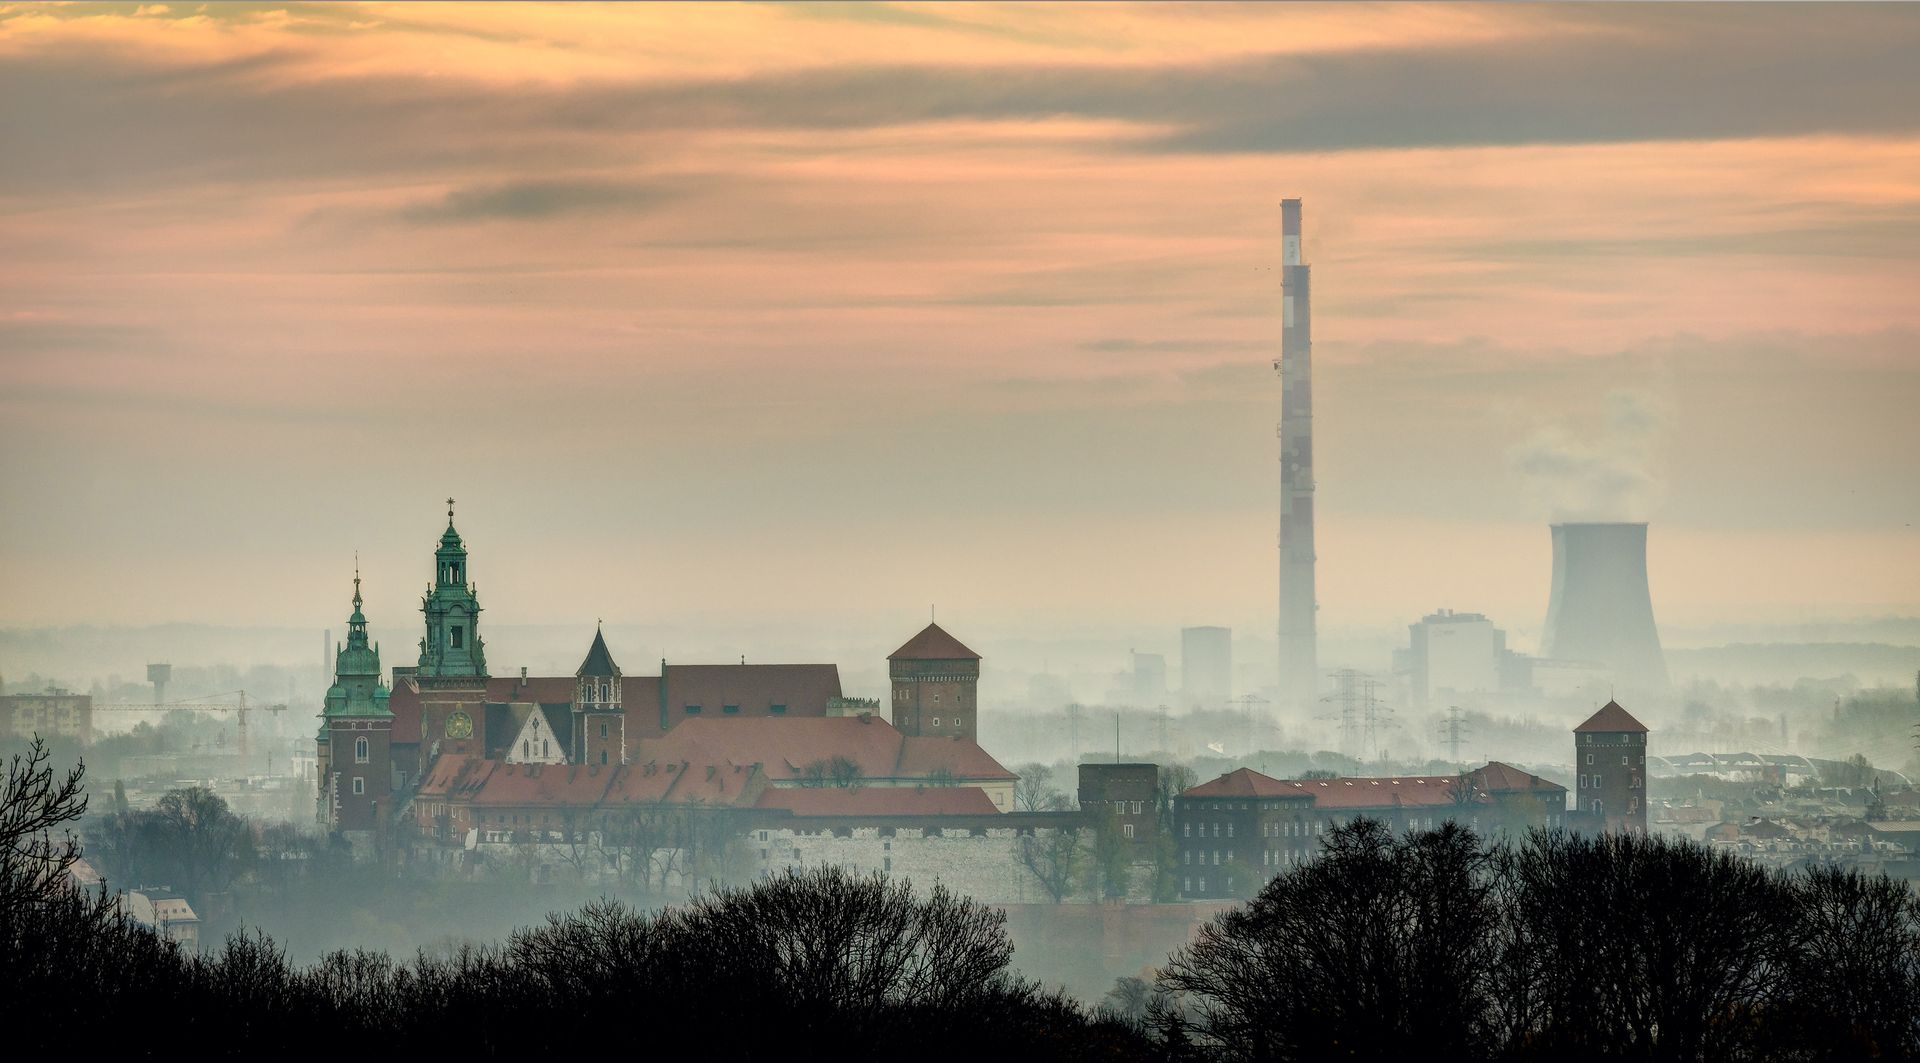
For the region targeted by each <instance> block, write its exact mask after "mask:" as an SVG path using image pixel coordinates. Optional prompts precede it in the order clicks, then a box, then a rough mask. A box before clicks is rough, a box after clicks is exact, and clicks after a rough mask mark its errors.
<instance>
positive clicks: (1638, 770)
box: [1573, 701, 1647, 835]
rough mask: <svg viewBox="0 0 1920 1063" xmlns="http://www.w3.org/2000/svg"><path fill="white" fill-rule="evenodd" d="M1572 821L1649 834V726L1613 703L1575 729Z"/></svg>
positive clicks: (1588, 825) (1598, 828) (1624, 831)
mask: <svg viewBox="0 0 1920 1063" xmlns="http://www.w3.org/2000/svg"><path fill="white" fill-rule="evenodd" d="M1573 763H1574V768H1573V770H1574V773H1575V774H1576V775H1578V776H1579V779H1578V785H1577V786H1576V787H1575V789H1574V793H1575V794H1577V795H1579V801H1580V804H1579V809H1578V812H1577V814H1576V815H1575V816H1574V818H1573V822H1575V823H1584V824H1586V825H1587V827H1588V828H1589V829H1591V830H1595V831H1618V832H1623V833H1627V834H1639V835H1645V834H1646V833H1647V727H1646V725H1645V724H1643V723H1641V722H1640V721H1639V720H1636V719H1634V718H1633V716H1632V714H1630V713H1628V712H1627V710H1625V709H1623V708H1621V707H1620V703H1619V702H1617V701H1609V702H1607V703H1606V704H1605V705H1603V706H1601V708H1600V711H1599V712H1596V713H1594V714H1593V715H1592V716H1589V717H1587V722H1586V723H1583V724H1581V725H1580V726H1578V727H1576V728H1574V729H1573Z"/></svg>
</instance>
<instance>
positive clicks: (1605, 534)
mask: <svg viewBox="0 0 1920 1063" xmlns="http://www.w3.org/2000/svg"><path fill="white" fill-rule="evenodd" d="M1540 655H1541V656H1542V657H1547V658H1551V659H1553V660H1561V661H1595V662H1598V663H1600V664H1604V665H1607V666H1608V667H1610V668H1612V669H1613V673H1614V681H1615V682H1616V684H1617V685H1618V686H1620V687H1622V688H1624V689H1629V690H1642V691H1648V690H1664V689H1666V686H1667V661H1666V658H1665V657H1664V656H1663V655H1662V654H1661V652H1660V632H1659V630H1658V629H1657V628H1656V627H1655V626H1654V623H1653V598H1652V595H1651V594H1650V593H1649V592H1648V590H1647V526H1646V525H1645V524H1555V525H1554V526H1553V594H1552V596H1551V597H1550V598H1549V599H1548V601H1547V627H1546V631H1545V633H1544V634H1543V635H1542V637H1541V640H1540Z"/></svg>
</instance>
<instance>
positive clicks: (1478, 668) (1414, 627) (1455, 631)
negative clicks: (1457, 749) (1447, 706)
mask: <svg viewBox="0 0 1920 1063" xmlns="http://www.w3.org/2000/svg"><path fill="white" fill-rule="evenodd" d="M1407 648H1408V653H1407V672H1408V680H1409V682H1408V686H1409V688H1410V692H1411V693H1412V695H1413V704H1414V705H1415V706H1416V707H1420V708H1425V707H1426V706H1428V705H1431V704H1434V703H1435V701H1436V700H1437V699H1440V698H1447V697H1456V696H1459V695H1465V694H1485V693H1491V692H1493V691H1496V690H1499V689H1501V687H1502V685H1503V684H1502V681H1501V667H1502V665H1503V664H1504V663H1505V659H1506V655H1507V654H1506V650H1507V636H1506V632H1504V631H1501V630H1500V629H1499V628H1497V627H1494V626H1493V621H1491V620H1488V619H1487V618H1486V617H1484V616H1482V615H1481V614H1479V613H1456V612H1454V611H1453V610H1451V609H1442V610H1440V611H1439V612H1436V613H1430V614H1428V615H1427V616H1424V617H1421V618H1420V622H1419V623H1417V624H1409V625H1407Z"/></svg>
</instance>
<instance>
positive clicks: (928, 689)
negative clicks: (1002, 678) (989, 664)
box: [887, 624, 980, 739]
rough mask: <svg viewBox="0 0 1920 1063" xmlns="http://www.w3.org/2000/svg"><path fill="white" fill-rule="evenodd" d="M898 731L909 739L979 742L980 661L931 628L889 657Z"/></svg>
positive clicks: (944, 632) (935, 626) (940, 632)
mask: <svg viewBox="0 0 1920 1063" xmlns="http://www.w3.org/2000/svg"><path fill="white" fill-rule="evenodd" d="M887 674H888V676H889V678H891V679H892V680H893V726H894V727H895V728H897V729H898V730H899V731H900V733H901V734H904V735H945V736H948V737H954V736H958V737H960V738H967V739H977V738H978V737H979V733H980V712H979V697H978V689H979V685H980V655H979V654H977V653H975V652H973V651H972V650H970V649H968V648H967V647H966V646H965V645H963V644H962V643H961V641H960V640H959V639H957V638H954V637H953V636H952V635H949V634H947V633H946V631H945V629H943V628H941V626H940V625H939V624H928V625H927V626H926V627H925V628H922V629H921V631H920V633H919V634H918V635H915V636H914V637H912V638H910V639H908V640H907V644H906V645H904V646H902V647H900V648H899V649H897V650H895V651H893V653H891V654H889V655H888V657H887Z"/></svg>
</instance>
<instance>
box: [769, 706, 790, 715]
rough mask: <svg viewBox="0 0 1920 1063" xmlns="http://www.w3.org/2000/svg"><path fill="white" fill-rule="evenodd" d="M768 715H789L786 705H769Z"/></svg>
mask: <svg viewBox="0 0 1920 1063" xmlns="http://www.w3.org/2000/svg"><path fill="white" fill-rule="evenodd" d="M767 713H768V714H769V715H772V716H785V715H786V714H787V707H786V706H785V705H769V706H767Z"/></svg>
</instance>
